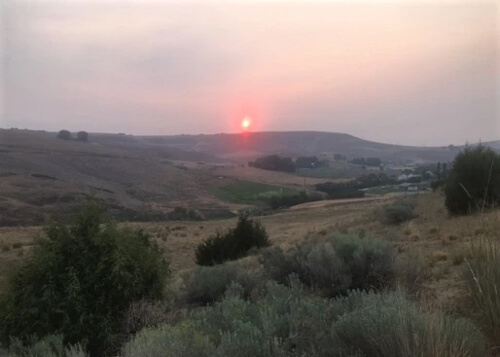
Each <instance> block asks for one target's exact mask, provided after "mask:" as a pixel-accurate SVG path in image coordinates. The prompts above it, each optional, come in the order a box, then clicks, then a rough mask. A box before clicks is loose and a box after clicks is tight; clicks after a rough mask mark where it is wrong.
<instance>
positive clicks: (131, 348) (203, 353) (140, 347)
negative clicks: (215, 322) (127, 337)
mask: <svg viewBox="0 0 500 357" xmlns="http://www.w3.org/2000/svg"><path fill="white" fill-rule="evenodd" d="M213 350H214V347H213V345H212V344H211V342H210V341H209V339H208V338H207V337H206V336H203V335H202V334H200V333H199V332H198V331H196V330H194V329H193V328H191V327H190V326H189V325H187V324H181V325H177V326H169V325H164V326H161V327H159V328H156V329H146V330H143V331H141V332H140V333H139V334H138V335H136V336H135V337H134V338H133V339H132V341H130V342H129V343H127V344H126V345H125V346H124V347H123V349H122V356H123V357H179V356H182V357H211V356H213V355H214V354H213Z"/></svg>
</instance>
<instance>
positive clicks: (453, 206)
mask: <svg viewBox="0 0 500 357" xmlns="http://www.w3.org/2000/svg"><path fill="white" fill-rule="evenodd" d="M444 193H445V196H446V199H445V204H446V207H447V209H448V211H449V212H450V213H451V214H469V213H473V212H477V211H482V210H484V209H487V208H494V207H498V206H500V155H498V154H496V153H495V152H494V151H493V150H492V149H490V148H486V147H484V146H476V147H474V148H473V147H470V146H466V147H465V148H464V149H463V150H462V151H461V152H460V153H459V154H458V155H457V157H456V158H455V161H454V162H453V167H452V169H451V170H450V172H449V176H448V179H447V180H446V183H445V186H444Z"/></svg>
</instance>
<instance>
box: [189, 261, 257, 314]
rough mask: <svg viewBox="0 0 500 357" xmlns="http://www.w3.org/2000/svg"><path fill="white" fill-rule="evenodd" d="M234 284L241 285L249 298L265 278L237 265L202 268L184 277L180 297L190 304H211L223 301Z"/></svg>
mask: <svg viewBox="0 0 500 357" xmlns="http://www.w3.org/2000/svg"><path fill="white" fill-rule="evenodd" d="M232 283H237V284H239V285H240V286H241V287H242V289H243V295H244V296H245V298H248V297H249V296H250V294H251V293H252V291H253V290H254V289H255V288H257V287H259V286H260V285H261V284H262V283H263V277H262V276H261V274H259V273H257V272H251V271H248V270H245V269H244V268H243V267H242V266H240V265H239V264H236V263H224V264H221V265H216V266H210V267H203V266H202V267H198V268H197V269H194V270H193V271H191V272H190V273H188V274H186V275H184V277H183V286H182V288H181V291H180V293H179V295H180V296H179V297H180V299H181V300H182V301H183V302H186V303H188V304H199V305H206V304H211V303H214V302H216V301H219V300H221V299H222V297H223V296H224V294H225V293H226V291H227V289H228V288H229V286H230V285H231V284H232Z"/></svg>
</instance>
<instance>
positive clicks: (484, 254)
mask: <svg viewBox="0 0 500 357" xmlns="http://www.w3.org/2000/svg"><path fill="white" fill-rule="evenodd" d="M471 253H472V258H471V259H470V260H467V261H466V265H465V268H464V269H465V271H464V277H465V280H466V282H467V288H468V291H469V295H470V297H471V298H472V301H473V302H474V305H475V307H476V310H477V312H478V315H479V320H480V322H481V325H482V326H483V327H484V330H485V332H486V333H487V334H488V335H489V336H491V339H492V340H493V341H494V342H495V343H496V345H498V344H499V343H500V291H499V287H500V244H499V243H498V242H497V241H494V240H491V239H487V240H481V241H479V242H475V243H473V245H472V247H471Z"/></svg>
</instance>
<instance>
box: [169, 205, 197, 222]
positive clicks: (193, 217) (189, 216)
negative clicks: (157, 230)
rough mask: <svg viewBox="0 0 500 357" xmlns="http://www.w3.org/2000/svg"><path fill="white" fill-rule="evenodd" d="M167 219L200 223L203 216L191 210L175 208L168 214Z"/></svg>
mask: <svg viewBox="0 0 500 357" xmlns="http://www.w3.org/2000/svg"><path fill="white" fill-rule="evenodd" d="M168 219H169V220H172V221H202V220H203V216H202V215H201V213H200V212H198V211H196V210H194V209H192V208H185V207H175V208H174V209H173V211H172V212H170V213H169V214H168Z"/></svg>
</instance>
